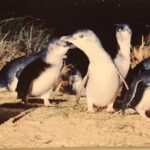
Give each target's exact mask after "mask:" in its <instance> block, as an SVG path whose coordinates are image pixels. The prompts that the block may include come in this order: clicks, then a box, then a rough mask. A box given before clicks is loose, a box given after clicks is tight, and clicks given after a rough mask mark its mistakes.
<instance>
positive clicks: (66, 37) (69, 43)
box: [60, 36, 76, 49]
mask: <svg viewBox="0 0 150 150" xmlns="http://www.w3.org/2000/svg"><path fill="white" fill-rule="evenodd" d="M71 39H72V36H62V37H61V38H60V40H61V41H63V42H65V43H66V45H67V46H68V47H69V49H74V48H76V46H75V45H73V44H72V43H71V42H70V41H71Z"/></svg>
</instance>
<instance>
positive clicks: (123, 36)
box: [116, 24, 132, 42]
mask: <svg viewBox="0 0 150 150" xmlns="http://www.w3.org/2000/svg"><path fill="white" fill-rule="evenodd" d="M131 35H132V31H131V29H130V27H129V26H128V25H127V24H118V25H117V27H116V37H117V40H118V41H121V42H123V41H130V40H131Z"/></svg>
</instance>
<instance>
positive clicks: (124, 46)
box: [118, 40, 131, 59]
mask: <svg viewBox="0 0 150 150" xmlns="http://www.w3.org/2000/svg"><path fill="white" fill-rule="evenodd" d="M118 44H119V47H120V49H119V52H118V54H121V55H122V56H123V57H125V58H126V59H130V47H131V44H130V40H129V41H122V42H121V41H118Z"/></svg>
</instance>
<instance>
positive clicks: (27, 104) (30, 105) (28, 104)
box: [25, 103, 38, 107]
mask: <svg viewBox="0 0 150 150" xmlns="http://www.w3.org/2000/svg"><path fill="white" fill-rule="evenodd" d="M25 105H26V106H27V107H38V105H36V104H31V103H25Z"/></svg>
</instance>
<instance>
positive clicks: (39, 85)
mask: <svg viewBox="0 0 150 150" xmlns="http://www.w3.org/2000/svg"><path fill="white" fill-rule="evenodd" d="M59 73H60V69H58V68H55V67H51V68H48V69H46V70H45V71H44V72H43V73H42V74H41V75H40V76H39V77H38V78H36V79H35V80H34V81H33V84H32V89H31V93H30V94H31V95H32V96H40V95H42V94H44V93H45V92H47V91H48V90H50V88H51V87H52V86H53V84H54V82H55V81H56V80H57V79H58V76H59Z"/></svg>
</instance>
